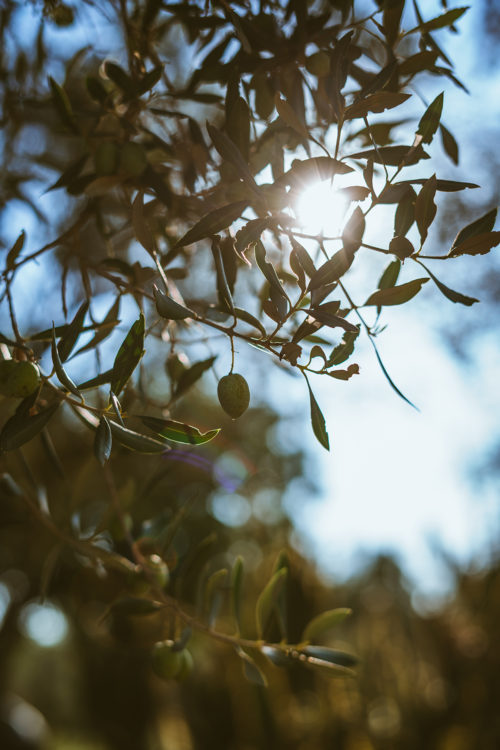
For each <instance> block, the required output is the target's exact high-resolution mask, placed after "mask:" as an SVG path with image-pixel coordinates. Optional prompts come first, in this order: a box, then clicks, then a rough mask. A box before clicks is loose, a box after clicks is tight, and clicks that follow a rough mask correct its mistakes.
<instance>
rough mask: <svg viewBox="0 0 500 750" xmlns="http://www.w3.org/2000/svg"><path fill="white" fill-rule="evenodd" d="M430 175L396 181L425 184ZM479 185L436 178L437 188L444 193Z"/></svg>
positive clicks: (400, 183) (408, 183)
mask: <svg viewBox="0 0 500 750" xmlns="http://www.w3.org/2000/svg"><path fill="white" fill-rule="evenodd" d="M428 179H429V178H428V177H419V178H418V179H413V180H402V181H401V182H396V183H394V184H395V186H396V185H402V184H407V185H424V184H425V183H426V182H427V180H428ZM478 187H479V185H476V183H475V182H457V181H456V180H436V190H440V191H441V192H444V193H454V192H456V191H457V190H465V189H466V188H471V189H474V188H478Z"/></svg>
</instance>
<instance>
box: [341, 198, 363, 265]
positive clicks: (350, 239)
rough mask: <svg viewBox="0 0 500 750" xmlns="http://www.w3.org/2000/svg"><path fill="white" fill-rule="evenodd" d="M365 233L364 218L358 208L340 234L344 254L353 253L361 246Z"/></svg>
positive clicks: (357, 207)
mask: <svg viewBox="0 0 500 750" xmlns="http://www.w3.org/2000/svg"><path fill="white" fill-rule="evenodd" d="M364 233H365V217H364V215H363V212H362V210H361V209H360V207H359V206H356V208H355V209H354V211H353V212H352V215H351V217H350V218H349V221H348V222H347V224H346V225H345V227H344V230H343V232H342V243H343V245H344V250H345V251H346V253H355V252H356V250H358V249H359V247H360V246H361V240H362V239H363V235H364Z"/></svg>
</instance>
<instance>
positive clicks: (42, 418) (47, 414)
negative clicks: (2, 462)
mask: <svg viewBox="0 0 500 750" xmlns="http://www.w3.org/2000/svg"><path fill="white" fill-rule="evenodd" d="M59 403H60V402H59V401H57V402H56V403H53V404H50V406H46V407H45V409H42V410H41V411H39V412H38V413H37V414H34V415H33V416H29V412H25V411H23V410H21V411H18V412H16V413H15V414H14V415H13V416H12V417H11V418H10V419H8V420H7V422H6V423H5V424H4V426H3V429H2V432H1V433H0V450H3V451H11V450H15V449H16V448H20V447H21V445H24V444H25V443H27V442H28V440H31V438H33V437H35V435H37V434H38V433H39V432H40V431H41V430H42V429H43V428H44V427H45V425H46V424H47V423H48V421H49V420H50V419H51V418H52V417H53V416H54V414H55V413H56V411H57V409H58V408H59Z"/></svg>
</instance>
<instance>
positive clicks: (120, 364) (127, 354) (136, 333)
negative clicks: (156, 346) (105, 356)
mask: <svg viewBox="0 0 500 750" xmlns="http://www.w3.org/2000/svg"><path fill="white" fill-rule="evenodd" d="M143 354H144V315H143V314H142V312H141V313H140V315H139V317H138V319H137V320H136V321H135V323H134V324H133V325H132V327H131V328H130V330H129V332H128V333H127V335H126V337H125V339H124V340H123V343H122V345H121V346H120V348H119V349H118V353H117V355H116V357H115V361H114V363H113V373H112V376H111V390H112V391H113V393H114V394H116V396H119V395H120V393H121V391H122V390H123V388H124V387H125V385H126V383H127V381H128V379H129V378H130V376H131V375H132V373H133V372H134V370H135V368H136V367H137V365H138V364H139V362H140V360H141V358H142V356H143Z"/></svg>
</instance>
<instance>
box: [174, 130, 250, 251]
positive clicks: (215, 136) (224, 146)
mask: <svg viewBox="0 0 500 750" xmlns="http://www.w3.org/2000/svg"><path fill="white" fill-rule="evenodd" d="M207 131H208V135H209V136H210V138H211V140H212V143H213V144H214V146H215V148H216V149H217V151H218V152H219V154H220V155H221V156H222V158H223V159H225V160H226V161H228V162H229V163H230V164H232V166H233V167H234V168H235V169H236V172H237V173H238V175H239V176H240V177H241V178H242V179H243V180H245V182H246V183H247V184H248V185H250V187H251V188H253V189H254V190H255V191H256V192H258V188H257V185H256V183H255V180H254V178H253V175H252V173H251V172H250V170H249V168H248V164H247V163H246V161H245V159H244V158H243V156H242V154H241V152H240V150H239V148H238V147H237V146H236V144H235V143H233V141H232V140H231V138H229V137H228V136H227V135H226V134H225V133H223V132H222V130H218V128H215V127H214V126H213V125H210V123H209V122H207ZM242 210H243V209H242ZM240 213H241V211H240ZM238 216H239V214H238ZM233 221H234V220H233ZM229 223H232V222H229ZM226 226H229V224H226ZM225 228H226V227H221V229H225ZM215 231H216V232H218V231H219V230H218V229H217V230H215ZM211 234H214V232H211ZM191 242H194V240H191ZM184 244H189V243H184Z"/></svg>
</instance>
